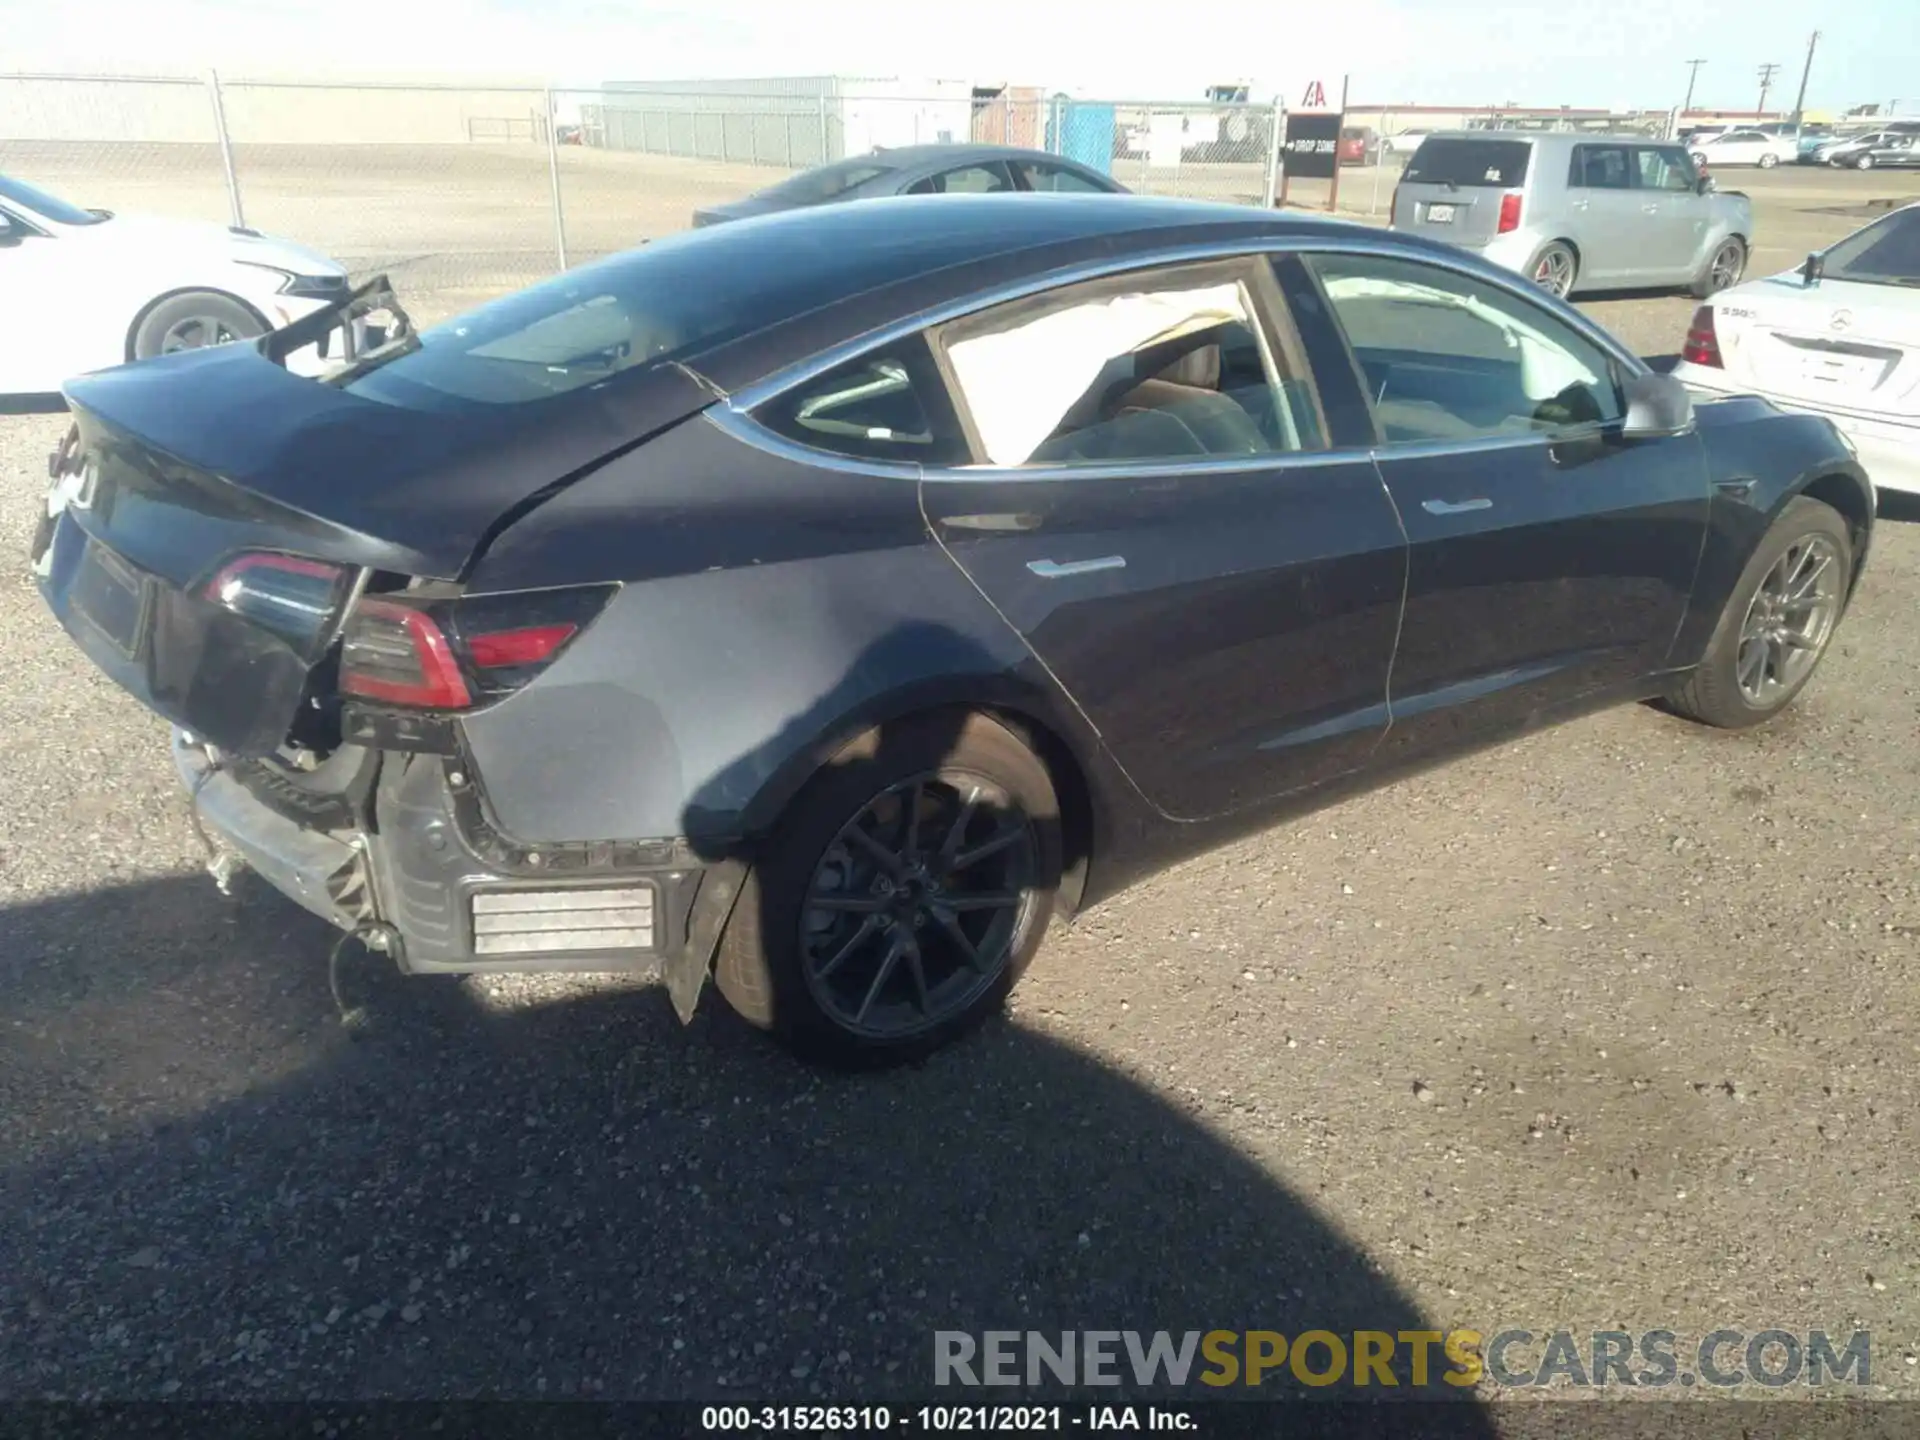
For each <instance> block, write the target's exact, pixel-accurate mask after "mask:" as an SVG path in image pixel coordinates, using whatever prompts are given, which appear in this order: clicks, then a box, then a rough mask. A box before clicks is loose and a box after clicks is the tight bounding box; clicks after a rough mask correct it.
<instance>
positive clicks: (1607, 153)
mask: <svg viewBox="0 0 1920 1440" xmlns="http://www.w3.org/2000/svg"><path fill="white" fill-rule="evenodd" d="M1567 201H1568V205H1569V206H1570V208H1571V210H1572V212H1573V217H1574V218H1573V223H1572V224H1571V225H1570V226H1568V227H1567V228H1568V229H1569V230H1570V231H1571V232H1572V233H1571V238H1572V240H1573V242H1574V244H1575V245H1576V246H1577V247H1578V248H1579V251H1580V278H1581V280H1582V281H1585V282H1589V283H1591V282H1606V281H1615V280H1620V279H1623V278H1626V277H1630V276H1632V275H1633V274H1635V273H1636V267H1637V266H1638V265H1639V263H1640V261H1641V259H1642V251H1641V249H1640V242H1641V240H1642V238H1643V237H1642V235H1641V231H1642V229H1643V228H1644V227H1645V224H1646V222H1647V221H1648V220H1650V219H1651V218H1652V217H1650V216H1647V215H1643V214H1642V213H1641V209H1640V197H1639V196H1638V195H1636V194H1635V193H1634V190H1633V162H1632V159H1631V158H1630V157H1629V155H1628V153H1627V147H1626V146H1624V145H1576V146H1574V147H1573V155H1572V157H1571V159H1570V160H1569V161H1568V166H1567ZM1540 223H1542V224H1546V223H1548V222H1546V221H1545V220H1542V221H1541V222H1540Z"/></svg>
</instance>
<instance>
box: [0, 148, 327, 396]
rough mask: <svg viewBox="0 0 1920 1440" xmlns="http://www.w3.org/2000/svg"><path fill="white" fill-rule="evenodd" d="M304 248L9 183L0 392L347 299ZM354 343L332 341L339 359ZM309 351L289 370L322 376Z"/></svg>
mask: <svg viewBox="0 0 1920 1440" xmlns="http://www.w3.org/2000/svg"><path fill="white" fill-rule="evenodd" d="M348 289H349V287H348V282H347V272H346V271H345V270H344V269H342V268H341V267H340V266H339V265H338V264H336V263H335V262H334V261H332V260H330V259H328V258H327V257H326V256H324V255H321V254H318V253H317V252H315V251H312V250H308V249H306V248H305V247H303V246H300V245H295V244H293V243H291V242H289V241H286V240H277V239H274V238H272V237H270V236H265V235H260V234H257V233H255V232H253V231H249V230H236V229H230V228H228V227H227V226H224V225H212V224H207V223H204V222H200V221H190V220H169V219H162V218H159V217H156V216H146V215H122V214H115V213H112V212H109V211H104V210H87V209H82V208H81V207H80V206H77V205H72V204H69V203H68V202H67V201H65V200H62V199H60V198H59V197H58V196H56V195H50V194H48V193H47V192H46V191H45V190H42V189H40V188H38V187H37V186H33V185H28V184H26V183H25V182H23V181H20V180H16V179H13V178H11V177H9V176H6V175H0V317H4V323H0V395H26V394H46V393H50V392H53V391H57V390H58V389H59V388H60V386H61V385H62V384H63V383H65V382H66V381H67V380H68V379H69V378H71V377H72V376H74V375H78V374H81V373H83V372H85V371H88V370H99V369H103V368H105V367H107V366H109V365H119V364H123V363H125V362H126V361H129V360H144V359H147V358H149V357H151V356H154V355H162V354H165V353H166V352H168V351H170V350H182V349H190V348H193V347H195V346H200V345H213V344H219V343H221V342H223V341H227V340H245V339H250V338H252V337H254V336H258V335H264V334H266V333H267V332H268V331H269V330H277V329H280V328H282V327H284V326H286V325H290V324H292V323H293V322H294V321H295V320H299V319H301V318H303V317H304V316H307V315H310V314H312V313H313V312H314V311H316V310H320V309H323V308H325V307H326V306H328V305H330V304H333V303H336V302H338V301H339V300H340V299H341V298H342V297H343V296H345V295H346V294H347V293H348ZM346 340H347V337H345V336H342V335H337V334H336V335H333V336H330V337H329V338H328V341H327V350H326V352H325V353H330V354H332V356H333V357H334V358H335V359H336V360H337V359H339V358H340V356H341V354H342V351H343V350H344V349H345V345H346ZM325 363H326V362H325V360H324V359H323V355H322V352H319V351H316V350H315V348H314V347H311V346H309V347H307V348H306V350H305V351H304V352H302V353H301V354H298V355H295V356H291V357H289V368H292V369H299V370H307V371H313V370H317V369H323V368H325Z"/></svg>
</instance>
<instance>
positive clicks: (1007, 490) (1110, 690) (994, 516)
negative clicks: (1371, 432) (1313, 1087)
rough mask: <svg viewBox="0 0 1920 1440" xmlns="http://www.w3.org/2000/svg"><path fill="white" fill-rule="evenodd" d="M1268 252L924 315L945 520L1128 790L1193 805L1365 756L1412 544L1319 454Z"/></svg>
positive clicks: (1238, 796)
mask: <svg viewBox="0 0 1920 1440" xmlns="http://www.w3.org/2000/svg"><path fill="white" fill-rule="evenodd" d="M1281 313H1282V311H1281V306H1280V304H1279V301H1278V297H1277V293H1276V291H1275V288H1274V283H1273V277H1272V274H1271V272H1270V270H1269V268H1268V267H1267V265H1266V264H1265V262H1264V260H1261V259H1254V258H1250V259H1247V260H1244V261H1228V262H1210V263H1206V264H1198V265H1175V266H1168V267H1165V268H1161V269H1154V270H1144V271H1134V272H1130V273H1128V274H1126V275H1124V276H1116V277H1109V278H1106V279H1101V280H1095V281H1090V282H1086V283H1083V284H1078V285H1072V286H1066V287H1063V288H1061V289H1058V290H1055V291H1052V292H1049V293H1046V294H1044V295H1041V296H1038V297H1034V298H1032V299H1029V300H1022V301H1017V302H1014V303H1012V304H1009V305H1005V306H1000V307H997V308H995V309H993V310H990V311H988V312H985V313H983V314H980V315H977V316H972V317H968V318H967V319H966V320H963V321H960V322H956V323H955V324H952V325H949V326H947V327H945V328H943V329H942V330H940V331H937V332H935V335H934V340H935V343H936V346H937V348H938V352H939V354H940V356H941V363H942V365H943V367H944V370H945V373H946V374H947V375H948V376H949V378H950V381H951V384H952V387H953V393H954V395H955V397H956V399H957V402H958V405H959V408H960V410H961V412H962V414H963V417H964V424H965V426H966V429H967V433H968V436H969V441H970V444H971V446H972V449H973V453H974V454H975V455H977V456H978V463H976V464H973V465H968V466H957V467H929V468H928V469H927V470H926V471H925V478H924V481H923V484H922V496H923V504H924V507H925V511H926V514H927V518H928V521H929V523H930V524H931V525H932V527H933V531H934V534H935V535H936V537H937V538H938V539H939V541H940V543H941V544H942V545H943V546H945V547H946V549H947V551H948V553H949V554H950V555H951V556H952V557H953V559H954V561H955V562H956V563H957V564H958V565H959V566H960V567H961V568H962V569H963V570H965V571H966V573H967V574H968V576H969V577H971V578H972V580H973V581H974V583H975V584H976V585H978V586H979V588H980V589H981V591H982V592H983V593H984V594H985V595H986V597H987V598H988V599H989V600H990V601H992V602H993V604H994V605H995V606H996V607H997V608H998V609H999V611H1000V613H1001V614H1002V615H1003V616H1005V617H1006V619H1007V621H1008V622H1009V623H1010V624H1011V625H1013V627H1014V628H1015V629H1016V630H1018V631H1019V632H1020V634H1021V635H1022V636H1023V637H1025V639H1026V641H1027V643H1028V644H1029V645H1030V646H1031V647H1032V649H1033V651H1034V653H1035V654H1036V655H1037V656H1038V657H1039V659H1040V660H1041V661H1042V662H1044V664H1045V665H1046V666H1047V668H1048V669H1049V670H1050V671H1051V672H1052V674H1053V675H1054V676H1055V677H1056V678H1057V679H1058V681H1059V682H1060V684H1061V686H1062V687H1063V688H1064V689H1065V691H1066V692H1067V694H1068V695H1070V696H1071V697H1072V699H1073V701H1074V702H1075V703H1076V704H1077V705H1078V706H1079V707H1080V709H1081V710H1082V711H1083V712H1084V713H1085V715H1086V716H1087V717H1088V718H1089V719H1090V721H1091V722H1092V724H1093V725H1094V726H1095V727H1096V728H1097V729H1098V730H1099V732H1100V734H1101V736H1102V738H1103V739H1104V741H1105V743H1106V745H1107V746H1108V748H1109V750H1110V751H1111V753H1112V754H1113V756H1114V757H1115V759H1116V760H1117V761H1118V762H1119V764H1120V765H1121V766H1122V767H1123V768H1124V769H1125V770H1126V772H1127V773H1128V775H1129V776H1131V777H1132V779H1133V781H1134V783H1135V784H1136V785H1138V786H1139V787H1140V789H1141V791H1142V793H1143V794H1145V795H1146V797H1147V798H1148V800H1149V801H1150V802H1152V803H1153V804H1154V805H1155V806H1157V807H1158V808H1159V809H1161V810H1162V811H1164V812H1165V813H1167V814H1170V815H1173V816H1177V817H1180V818H1184V819H1199V818H1205V817H1208V816H1212V815H1218V814H1223V813H1226V812H1229V811H1232V810H1236V809H1239V808H1242V807H1244V806H1247V805H1251V804H1255V803H1258V802H1260V801H1263V800H1267V799H1271V798H1273V797H1275V796H1278V795H1283V794H1287V793H1290V792H1294V791H1299V790H1304V789H1307V788H1309V787H1312V786H1315V785H1318V784H1321V783H1323V782H1325V781H1328V780H1330V779H1332V778H1334V777H1336V776H1339V775H1342V774H1345V773H1347V772H1349V771H1351V770H1354V769H1357V768H1358V767H1359V766H1360V765H1361V764H1362V763H1363V762H1364V761H1365V760H1366V758H1367V756H1368V755H1369V754H1370V753H1371V751H1372V750H1373V748H1374V746H1375V745H1376V743H1377V742H1378V741H1379V739H1380V738H1381V735H1382V734H1383V732H1384V730H1385V728H1386V682H1387V669H1388V665H1389V664H1390V661H1391V657H1392V653H1393V638H1394V631H1395V628H1396V626H1397V623H1398V620H1399V610H1400V593H1401V586H1402V584H1403V582H1404V578H1405V546H1404V542H1403V539H1402V535H1401V531H1400V526H1399V522H1398V520H1397V519H1396V517H1395V515H1394V511H1393V506H1392V504H1391V503H1390V502H1389V500H1388V498H1387V495H1386V492H1385V490H1384V489H1383V488H1382V486H1381V484H1380V478H1379V476H1378V474H1377V473H1376V472H1375V470H1374V468H1373V466H1372V464H1371V462H1370V461H1369V460H1368V458H1367V455H1366V453H1365V452H1364V450H1359V451H1349V452H1346V453H1340V454H1335V453H1330V451H1329V447H1328V431H1327V427H1326V422H1325V419H1324V417H1323V415H1322V412H1321V410H1320V407H1319V405H1318V403H1317V400H1316V398H1315V395H1314V392H1313V388H1312V386H1311V384H1310V383H1309V382H1308V380H1307V367H1306V363H1305V360H1304V358H1303V355H1302V351H1301V348H1300V344H1299V341H1298V340H1297V338H1296V336H1295V334H1294V332H1293V331H1292V329H1291V327H1289V326H1288V325H1286V324H1285V323H1283V322H1282V320H1281Z"/></svg>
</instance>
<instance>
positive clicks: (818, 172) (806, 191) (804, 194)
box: [760, 156, 893, 205]
mask: <svg viewBox="0 0 1920 1440" xmlns="http://www.w3.org/2000/svg"><path fill="white" fill-rule="evenodd" d="M892 168H893V167H892V166H890V165H881V164H878V163H877V162H875V161H874V159H873V158H872V157H871V156H863V157H861V158H860V159H858V160H840V161H836V162H835V163H834V164H832V165H822V166H820V167H819V168H818V169H814V170H803V171H801V173H800V174H798V175H795V176H794V177H793V178H792V179H790V180H782V181H781V182H780V183H779V184H778V185H769V186H768V187H767V188H766V189H764V190H762V191H761V192H760V194H761V195H762V196H764V197H765V198H766V199H768V200H785V201H787V202H788V203H790V204H794V205H811V204H814V203H816V202H818V201H821V200H831V199H833V197H834V196H836V195H844V194H845V193H846V192H847V191H849V190H851V189H853V187H854V186H856V185H864V184H866V183H867V181H869V180H871V179H873V178H874V177H875V176H877V175H884V174H886V173H887V171H889V170H891V169H892Z"/></svg>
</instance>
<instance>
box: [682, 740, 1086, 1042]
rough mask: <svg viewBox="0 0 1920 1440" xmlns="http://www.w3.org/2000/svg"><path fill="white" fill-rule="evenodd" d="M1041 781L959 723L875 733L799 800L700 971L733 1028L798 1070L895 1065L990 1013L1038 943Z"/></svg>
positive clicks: (1047, 859)
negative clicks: (765, 1033)
mask: <svg viewBox="0 0 1920 1440" xmlns="http://www.w3.org/2000/svg"><path fill="white" fill-rule="evenodd" d="M1060 853H1061V852H1060V821H1059V805H1058V802H1057V800H1056V798H1055V794H1054V789H1053V783H1052V780H1051V778H1050V777H1049V775H1048V773H1047V769H1046V766H1045V765H1044V764H1043V763H1042V762H1041V760H1040V758H1039V757H1038V756H1037V755H1036V754H1035V753H1034V752H1033V750H1032V749H1031V748H1030V747H1029V746H1028V745H1027V744H1026V742H1025V741H1024V740H1022V739H1021V738H1020V737H1019V736H1018V735H1016V734H1015V733H1014V732H1013V731H1012V730H1010V729H1008V728H1007V727H1006V726H1005V725H1002V724H1001V723H999V722H998V721H996V720H994V719H991V718H989V717H987V716H984V715H979V714H970V713H967V712H963V711H952V712H944V711H943V712H937V713H933V714H928V715H922V716H918V717H915V718H913V719H911V720H907V721H902V722H898V723H893V724H887V725H882V726H880V727H878V728H877V729H875V730H872V731H870V732H868V733H867V734H865V735H863V736H862V737H861V738H860V739H858V740H856V741H854V742H853V743H852V744H850V745H849V746H847V747H846V748H845V749H844V750H842V751H841V752H840V753H839V754H838V755H836V756H835V757H834V758H833V759H832V760H831V761H829V762H828V763H827V764H826V765H825V766H824V767H822V769H821V770H820V771H819V773H818V774H816V775H815V776H814V777H813V778H812V779H811V780H810V781H809V782H808V784H807V785H806V786H805V787H804V788H803V789H802V790H801V792H800V793H799V795H798V796H797V797H796V798H795V799H794V801H793V802H792V804H791V805H790V806H789V807H788V808H787V811H786V813H785V815H784V816H783V817H782V819H781V822H780V823H779V825H778V827H777V828H776V830H775V833H774V834H773V835H772V837H771V838H770V839H769V840H768V842H767V843H766V844H765V845H764V846H763V847H762V848H761V849H760V851H759V853H758V854H757V855H756V856H755V858H754V864H753V868H752V871H751V873H750V875H749V878H748V880H747V883H746V885H745V886H744V888H743V889H742V892H741V896H740V900H739V903H738V904H737V905H736V907H735V909H734V912H733V916H732V918H731V920H730V921H729V922H728V925H727V932H726V935H725V937H724V938H723V940H722V942H721V946H720V953H719V955H718V956H717V958H716V961H715V976H716V980H717V983H718V985H719V988H720V990H721V992H722V993H723V994H724V995H725V996H726V997H727V999H728V1001H729V1002H730V1003H731V1004H732V1005H733V1007H734V1008H735V1009H736V1010H737V1011H739V1012H740V1013H741V1015H742V1016H744V1017H745V1018H746V1019H747V1020H748V1021H749V1022H751V1023H753V1024H755V1025H758V1026H761V1027H762V1028H765V1029H769V1030H771V1031H773V1032H774V1033H775V1034H776V1035H778V1036H779V1037H780V1038H781V1039H782V1040H783V1041H784V1042H786V1043H787V1044H788V1045H789V1046H791V1047H792V1048H793V1049H794V1050H795V1051H797V1052H798V1053H800V1054H801V1055H803V1056H805V1057H806V1058H808V1059H810V1060H814V1061H817V1062H820V1063H824V1064H829V1065H834V1066H840V1067H846V1068H865V1067H871V1066H878V1065H886V1064H892V1063H897V1062H900V1061H904V1060H910V1059H914V1058H917V1057H919V1056H922V1055H925V1054H928V1053H930V1052H931V1051H933V1050H935V1049H937V1048H939V1047H940V1046H942V1045H944V1044H946V1043H948V1042H949V1041H951V1040H954V1039H956V1038H958V1037H959V1036H960V1035H962V1034H965V1033H966V1032H967V1031H969V1030H971V1029H973V1028H974V1027H975V1026H977V1025H978V1024H980V1023H981V1022H982V1021H983V1020H985V1019H986V1018H987V1017H988V1016H989V1015H991V1014H993V1013H994V1012H995V1011H997V1010H998V1009H999V1008H1000V1007H1001V1005H1002V1004H1003V1002H1004V1001H1005V999H1006V996H1007V993H1008V991H1010V990H1011V989H1012V987H1013V985H1014V984H1015V983H1016V982H1017V981H1018V979H1019V978H1020V975H1021V974H1022V972H1024V971H1025V969H1026V967H1027V965H1028V963H1029V962H1030V961H1031V960H1032V959H1033V955H1034V952H1035V951H1037V950H1038V949H1039V947H1040V943H1041V941H1042V939H1043V938H1044V936H1045V934H1046V928H1047V922H1048V919H1049V917H1050V916H1051V914H1052V912H1053V900H1054V893H1055V891H1056V890H1057V888H1058V886H1059V876H1060Z"/></svg>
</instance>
